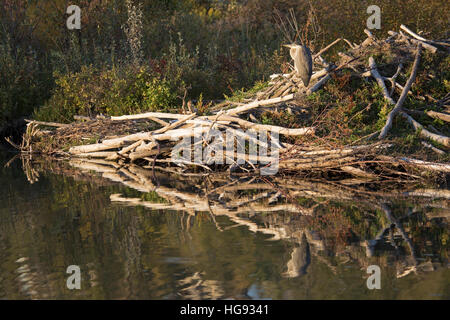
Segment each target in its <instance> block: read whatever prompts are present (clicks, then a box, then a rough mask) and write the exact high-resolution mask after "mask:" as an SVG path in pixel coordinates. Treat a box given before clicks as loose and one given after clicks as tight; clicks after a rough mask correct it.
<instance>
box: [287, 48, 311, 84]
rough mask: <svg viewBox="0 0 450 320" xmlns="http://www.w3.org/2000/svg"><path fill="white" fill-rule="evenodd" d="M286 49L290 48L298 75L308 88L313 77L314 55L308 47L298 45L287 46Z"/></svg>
mask: <svg viewBox="0 0 450 320" xmlns="http://www.w3.org/2000/svg"><path fill="white" fill-rule="evenodd" d="M284 46H285V47H288V48H290V49H291V50H290V54H291V57H292V59H293V60H294V67H295V71H296V72H297V74H298V75H299V76H300V78H301V79H302V81H303V84H304V85H305V87H307V86H308V84H309V80H311V75H312V64H313V63H312V55H311V50H309V48H308V47H306V46H302V45H298V44H285V45H284Z"/></svg>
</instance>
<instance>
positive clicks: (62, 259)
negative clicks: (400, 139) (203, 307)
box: [0, 155, 450, 299]
mask: <svg viewBox="0 0 450 320" xmlns="http://www.w3.org/2000/svg"><path fill="white" fill-rule="evenodd" d="M0 157H1V156H0ZM10 157H11V155H5V156H4V158H0V161H1V162H2V163H1V168H2V169H1V175H0V184H1V186H2V191H3V192H1V193H0V201H1V203H2V206H1V207H0V219H1V220H0V240H1V241H0V255H1V256H0V297H1V298H7V299H28V298H33V299H42V298H43V299H53V298H62V299H80V298H83V299H223V298H232V299H254V298H257V299H261V298H268V299H347V298H356V299H380V298H385V299H405V298H406V299H408V298H419V299H448V298H449V297H450V290H449V284H450V272H449V269H448V267H449V264H448V248H449V241H450V237H449V229H448V220H447V219H448V216H449V205H450V201H449V198H450V197H449V193H448V191H445V190H430V189H425V188H421V189H419V190H418V189H413V188H412V187H408V186H402V188H401V189H398V188H395V189H387V186H381V187H379V188H377V189H374V188H373V186H361V185H359V184H355V185H349V184H348V183H345V184H339V183H338V182H333V183H325V182H323V181H305V180H295V179H287V178H267V179H259V178H255V177H253V178H248V177H241V178H239V177H235V178H233V179H230V177H227V176H214V177H213V176H203V175H198V176H195V175H190V176H182V175H174V174H173V173H161V172H156V171H155V172H152V170H151V169H148V170H143V169H142V168H139V167H135V166H128V167H119V166H116V165H113V164H109V163H102V162H99V161H89V162H79V161H70V162H64V161H59V162H53V161H49V160H46V159H17V160H15V161H13V162H10V163H9V164H8V166H7V167H4V164H6V162H7V160H9V159H10ZM175 177H176V178H175ZM31 182H33V183H31ZM72 264H75V265H79V266H80V268H81V271H82V289H81V290H68V289H67V288H66V279H67V277H68V275H67V274H66V273H65V271H66V268H67V266H69V265H72ZM373 264H376V265H379V266H380V267H381V270H382V280H381V283H382V289H381V290H369V289H367V287H366V279H367V277H368V274H367V273H366V269H367V267H368V266H369V265H373Z"/></svg>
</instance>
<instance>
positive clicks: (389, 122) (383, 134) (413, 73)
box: [378, 44, 422, 139]
mask: <svg viewBox="0 0 450 320" xmlns="http://www.w3.org/2000/svg"><path fill="white" fill-rule="evenodd" d="M421 52H422V46H421V45H420V44H419V45H418V47H417V53H416V58H415V59H414V64H413V67H412V71H411V76H410V77H409V79H408V82H407V83H406V85H405V88H404V89H403V92H402V94H401V96H400V98H399V99H398V101H397V104H396V105H395V107H394V109H392V111H391V112H390V113H389V114H388V116H387V120H386V124H385V125H384V127H383V129H381V132H380V135H379V136H378V139H383V138H385V137H386V135H387V134H388V132H389V129H390V128H391V127H392V122H393V120H394V117H395V115H396V114H397V113H398V112H400V110H401V108H402V105H403V102H405V99H406V96H407V95H408V92H409V90H410V89H411V86H412V84H413V83H414V81H415V80H416V75H417V69H418V68H419V63H420V54H421Z"/></svg>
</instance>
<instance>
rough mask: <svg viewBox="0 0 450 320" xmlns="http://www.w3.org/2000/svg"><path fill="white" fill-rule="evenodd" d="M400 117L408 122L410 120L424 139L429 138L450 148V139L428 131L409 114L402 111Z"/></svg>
mask: <svg viewBox="0 0 450 320" xmlns="http://www.w3.org/2000/svg"><path fill="white" fill-rule="evenodd" d="M400 115H401V116H402V117H404V118H405V119H406V120H408V122H409V123H410V124H411V126H412V127H413V128H414V129H415V130H416V131H419V132H420V135H421V136H422V137H425V138H429V139H431V140H433V141H436V142H438V143H440V144H442V145H444V146H446V147H450V138H449V137H445V136H441V135H438V134H435V133H432V132H430V131H428V130H427V129H425V128H424V127H423V126H422V125H421V124H420V123H419V122H417V121H416V120H414V119H413V118H412V117H411V116H409V115H408V114H406V113H405V112H403V111H401V112H400Z"/></svg>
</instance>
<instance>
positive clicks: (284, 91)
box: [19, 25, 450, 179]
mask: <svg viewBox="0 0 450 320" xmlns="http://www.w3.org/2000/svg"><path fill="white" fill-rule="evenodd" d="M365 32H366V34H367V35H368V38H367V39H366V40H365V41H363V42H362V43H361V44H359V45H356V44H352V43H350V42H349V41H347V40H346V39H337V40H336V41H334V42H333V43H331V44H330V45H328V46H327V47H325V48H324V49H322V50H320V51H319V52H318V53H317V54H315V55H314V56H313V61H314V63H315V66H316V69H318V70H317V71H315V72H314V73H313V75H312V78H311V81H310V85H309V86H308V87H305V86H304V85H303V82H302V81H301V80H300V78H299V77H298V76H297V75H296V73H295V72H291V73H289V74H281V75H273V76H272V77H271V82H270V85H269V87H268V88H265V89H264V90H262V91H260V92H258V93H257V94H256V95H255V97H254V98H253V99H252V100H251V101H247V102H245V103H237V102H232V101H225V102H224V103H221V104H218V105H216V106H213V107H212V108H211V110H212V112H213V114H212V115H208V116H200V115H197V114H196V113H195V112H193V113H190V114H174V113H162V112H148V113H143V114H135V115H124V116H113V117H111V118H110V119H109V120H110V121H112V122H119V121H122V122H126V121H128V122H129V124H130V125H133V121H136V120H142V119H146V120H151V121H153V122H156V123H157V124H159V125H161V127H160V128H158V129H156V130H152V131H146V132H137V133H133V134H128V135H123V136H118V137H114V138H105V139H103V140H102V141H100V142H98V143H95V144H87V145H78V146H74V147H71V148H70V149H69V151H68V153H67V154H66V155H67V156H69V157H71V158H74V157H76V158H82V159H102V160H106V161H114V162H116V163H117V164H118V165H119V166H121V165H124V164H126V163H137V164H139V165H141V166H143V167H145V166H151V167H153V168H155V167H156V164H157V163H158V164H161V163H163V164H165V166H166V167H170V164H172V165H175V166H177V167H181V168H182V170H186V169H188V168H192V167H201V168H203V169H204V170H206V171H211V170H212V169H217V167H215V168H212V166H211V165H208V161H207V159H206V160H205V159H203V162H202V163H199V162H195V161H193V160H191V161H190V160H183V161H177V162H176V163H175V162H174V161H173V158H172V157H171V155H172V154H171V153H172V151H173V148H174V147H175V145H176V144H177V143H178V142H179V141H180V140H181V139H183V138H193V137H195V138H198V137H201V138H200V139H201V141H200V143H201V144H202V147H203V148H205V147H207V146H208V145H209V144H211V143H217V141H215V142H213V137H212V136H210V135H209V133H210V132H211V130H214V131H219V132H221V134H222V135H223V139H222V143H223V147H224V148H225V143H226V142H225V140H226V139H225V132H226V131H227V132H232V133H233V134H235V135H236V136H240V137H241V138H243V139H245V140H246V141H252V140H255V137H254V136H253V135H250V134H249V130H254V131H259V132H261V131H263V132H267V133H268V139H270V137H271V136H270V133H274V132H276V133H278V134H279V135H280V136H281V137H283V136H304V135H315V131H316V128H315V127H314V126H313V125H311V126H310V127H303V128H285V127H280V126H274V125H265V124H261V123H260V121H259V120H258V119H257V118H256V117H255V116H254V115H253V111H255V110H256V109H266V108H273V107H280V106H284V105H286V104H287V103H289V102H293V101H294V100H296V99H297V98H299V97H301V96H307V95H310V94H311V93H313V92H315V91H317V90H318V89H320V88H321V87H322V86H323V85H324V84H325V83H326V82H327V81H328V80H329V79H331V77H332V74H333V73H335V72H338V71H339V70H341V69H343V68H350V69H352V70H353V71H355V72H356V73H357V74H359V75H360V76H361V77H363V78H364V77H373V78H374V79H375V80H376V81H377V83H378V85H379V86H380V87H381V88H382V90H383V95H384V97H385V99H386V101H387V103H389V104H391V105H392V106H393V109H392V111H391V112H390V113H389V115H388V117H387V122H386V125H385V126H384V128H383V129H382V130H381V131H380V132H374V133H373V134H372V135H370V136H368V137H365V139H364V140H370V138H374V137H376V136H378V138H379V139H383V138H385V137H386V135H387V134H388V131H389V129H390V128H391V127H392V123H393V119H394V117H395V116H396V115H401V116H402V117H403V118H404V119H406V121H407V122H408V123H410V124H411V126H412V127H413V128H414V129H416V130H417V131H418V132H420V135H421V136H423V137H425V138H427V139H431V140H433V141H436V142H438V143H440V144H441V145H443V146H444V147H449V146H450V138H449V137H446V136H444V135H442V134H438V133H433V132H430V131H428V130H427V129H425V128H424V127H423V126H422V125H421V124H420V123H419V122H417V121H416V120H414V119H413V117H412V115H413V113H414V112H413V111H412V110H407V109H404V108H403V107H402V105H403V103H404V101H405V99H406V96H407V95H408V94H410V89H411V86H412V85H413V83H414V81H415V78H416V75H417V69H418V66H419V63H420V57H421V52H422V50H423V48H424V49H426V50H429V51H431V52H433V53H434V52H436V51H437V50H438V49H443V50H447V51H448V50H449V48H450V44H449V43H447V42H436V41H430V40H427V39H425V38H423V37H421V36H419V35H417V34H415V33H414V32H412V31H411V30H409V29H408V28H407V27H405V26H403V25H402V26H401V30H400V31H399V32H390V33H389V34H390V35H389V37H388V38H387V39H384V40H378V39H376V38H375V37H374V36H373V35H372V33H371V32H370V31H368V30H365ZM340 41H344V42H345V43H347V45H348V46H349V47H350V49H349V50H348V51H347V52H346V53H340V54H339V55H340V57H341V59H340V61H339V63H337V64H333V63H328V62H327V61H325V59H324V58H323V57H322V54H323V53H324V52H326V51H327V50H328V49H330V48H331V47H332V46H334V45H335V44H337V43H339V42H340ZM371 46H378V47H381V46H387V47H389V48H392V47H393V46H397V47H399V46H400V47H401V50H406V51H407V52H413V51H414V50H415V57H414V64H413V66H412V71H411V75H410V77H409V80H408V81H407V83H406V84H405V85H404V86H401V85H400V84H398V83H397V82H396V79H397V77H398V76H399V74H400V73H401V72H402V64H401V63H400V64H399V66H398V69H397V72H396V73H395V74H394V75H393V76H392V77H390V78H386V77H383V76H381V75H380V73H379V72H378V70H377V65H376V63H375V60H374V59H373V57H370V58H369V65H368V66H367V65H366V62H365V61H362V59H361V57H363V55H364V54H366V55H367V48H370V47H371ZM397 49H398V48H397ZM317 67H319V68H317ZM385 81H389V82H390V84H391V90H390V91H389V90H388V89H387V87H386V84H385ZM398 88H400V89H401V95H400V97H399V99H398V101H394V99H393V98H392V94H393V92H394V90H395V89H398ZM449 100H450V97H446V99H443V100H442V101H440V102H439V103H441V105H442V107H443V108H446V107H447V105H448V101H449ZM447 111H448V110H443V111H442V112H436V111H429V112H427V114H428V115H429V116H431V117H433V118H438V119H440V120H442V121H446V122H449V119H450V115H449V114H448V113H447ZM244 115H245V118H246V119H248V118H250V120H252V121H248V120H245V119H243V118H244ZM41 125H46V126H60V125H59V124H52V123H43V122H37V121H31V122H30V123H29V128H31V129H29V130H27V134H26V135H25V137H24V141H26V143H25V144H24V146H23V147H19V148H21V149H22V151H25V152H32V144H31V143H30V141H31V140H32V138H33V137H32V136H31V137H30V136H29V135H30V134H31V135H34V134H37V133H36V132H37V131H38V130H36V128H37V126H41ZM64 127H65V128H66V125H64ZM240 129H243V130H240ZM66 130H67V128H66ZM245 130H246V131H245ZM27 135H28V136H27ZM253 142H255V143H256V144H257V145H260V146H261V143H262V142H261V141H253ZM276 143H277V145H278V147H279V158H278V157H277V158H276V159H275V158H271V157H270V156H269V157H266V159H265V160H267V161H265V162H266V165H267V162H269V163H270V162H272V161H278V160H279V168H280V169H281V170H285V171H308V172H311V171H330V170H331V171H333V170H339V171H341V172H345V173H348V174H350V175H353V176H357V177H362V178H366V179H376V178H377V177H378V176H379V175H380V170H377V169H376V168H375V169H374V167H373V166H375V167H377V168H379V167H380V165H381V164H389V165H394V166H399V165H401V166H410V167H420V168H422V169H428V170H432V171H440V172H447V173H448V172H450V165H448V164H438V163H429V162H424V161H419V160H415V159H408V158H394V157H387V156H378V154H380V153H381V152H380V151H382V150H386V149H387V148H389V144H387V143H381V142H380V143H375V144H368V145H362V146H347V147H342V148H339V149H332V150H330V149H329V148H317V147H314V148H313V147H307V146H306V147H305V146H304V145H303V146H302V147H299V146H292V145H289V144H287V143H282V142H278V141H277V142H276ZM423 143H424V145H425V146H427V147H429V148H430V149H431V150H433V151H434V152H437V153H440V154H442V153H445V151H443V150H440V149H438V148H436V147H434V146H432V145H430V144H429V143H427V142H425V141H424V142H423ZM224 156H225V157H227V158H231V159H232V162H233V163H232V164H231V165H229V166H228V169H230V170H233V171H235V170H236V169H238V168H240V169H242V170H243V171H246V172H249V171H258V166H255V164H254V163H255V162H254V161H252V159H250V158H249V156H248V155H244V154H239V153H235V152H233V153H232V154H227V152H225V155H224ZM238 158H242V159H245V164H244V165H240V164H242V163H240V164H238ZM253 160H255V159H253ZM224 162H226V161H224ZM227 163H228V162H227ZM369 166H372V167H371V170H368V171H367V170H364V169H363V168H364V167H366V168H367V167H369ZM223 168H224V167H222V168H221V169H223ZM168 170H171V169H170V168H169V169H168ZM381 171H383V170H381ZM397 173H398V171H397Z"/></svg>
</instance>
